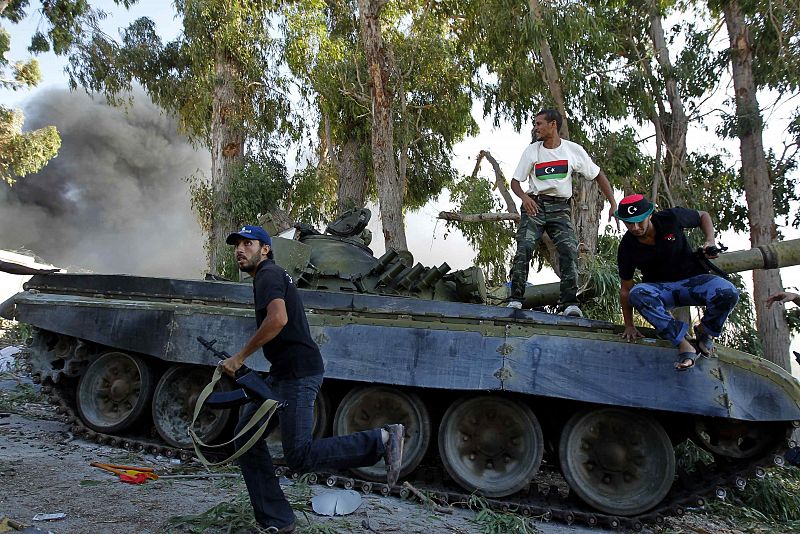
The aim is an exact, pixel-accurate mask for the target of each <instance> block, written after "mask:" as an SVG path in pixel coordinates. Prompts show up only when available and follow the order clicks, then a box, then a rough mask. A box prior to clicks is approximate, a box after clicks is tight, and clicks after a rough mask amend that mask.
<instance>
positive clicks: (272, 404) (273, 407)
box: [187, 365, 279, 469]
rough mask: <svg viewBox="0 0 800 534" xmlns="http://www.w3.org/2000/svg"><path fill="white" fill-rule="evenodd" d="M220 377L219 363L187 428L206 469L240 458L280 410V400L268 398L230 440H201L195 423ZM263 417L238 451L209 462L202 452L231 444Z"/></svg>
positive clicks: (198, 398) (201, 393) (259, 437)
mask: <svg viewBox="0 0 800 534" xmlns="http://www.w3.org/2000/svg"><path fill="white" fill-rule="evenodd" d="M220 378H222V368H221V366H219V365H218V366H217V367H216V369H214V376H212V378H211V382H209V383H208V385H207V386H206V387H204V388H203V391H201V392H200V395H199V396H198V397H197V403H196V404H195V406H194V414H193V416H192V422H191V424H190V425H189V428H188V429H187V432H188V434H189V437H190V438H192V445H193V446H194V453H195V454H196V455H197V459H198V460H200V463H202V464H203V465H204V466H205V468H206V469H211V468H212V467H219V466H221V465H225V464H228V463H231V462H233V461H234V460H236V459H237V458H239V457H240V456H241V455H242V454H244V453H246V452H247V451H248V450H250V448H251V447H252V446H253V445H255V444H256V442H257V441H258V440H259V439H261V436H262V435H263V434H264V431H265V430H266V429H267V424H268V423H269V420H270V419H272V416H273V415H275V412H276V411H278V406H279V403H278V401H276V400H274V399H267V400H265V401H264V402H263V403H261V406H259V407H258V410H256V412H255V413H254V414H253V417H251V418H250V421H248V422H247V424H246V425H245V426H244V428H242V429H241V430H240V431H239V432H238V433H237V434H236V435H235V436H234V437H233V438H231V439H230V440H229V441H226V442H225V443H219V444H215V445H209V444H207V443H204V442H203V440H201V439H200V438H199V437H198V436H197V434H196V433H195V430H194V425H195V422H196V421H197V417H198V416H199V415H200V410H202V408H203V404H204V403H205V402H206V399H207V398H208V397H209V395H211V393H212V392H213V391H214V386H216V385H217V382H219V380H220ZM263 417H266V419H264V422H263V423H262V424H261V426H260V427H259V428H258V430H256V431H255V432H254V433H253V435H252V436H250V439H248V440H247V442H246V443H245V444H244V445H242V446H241V447H240V448H239V449H237V450H236V452H234V453H233V454H232V455H231V456H230V457H228V458H226V459H224V460H222V461H219V462H209V461H208V460H207V459H206V457H205V456H204V455H203V453H202V452H200V447H205V448H208V449H219V448H221V447H225V446H227V445H230V444H231V443H233V442H234V441H235V440H237V439H239V438H240V437H241V436H243V435H244V434H246V433H247V432H249V431H250V430H251V429H252V428H253V427H254V426H256V425H257V424H258V422H259V421H260V420H261V419H262V418H263Z"/></svg>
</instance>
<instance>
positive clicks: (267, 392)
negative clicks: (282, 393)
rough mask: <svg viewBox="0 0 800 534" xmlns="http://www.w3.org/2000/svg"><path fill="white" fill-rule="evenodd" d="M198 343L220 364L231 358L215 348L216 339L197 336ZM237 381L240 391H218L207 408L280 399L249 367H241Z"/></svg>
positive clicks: (220, 407) (230, 406) (207, 400)
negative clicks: (209, 339)
mask: <svg viewBox="0 0 800 534" xmlns="http://www.w3.org/2000/svg"><path fill="white" fill-rule="evenodd" d="M197 341H199V342H200V344H201V345H203V346H204V347H205V348H206V349H208V350H209V351H211V353H212V354H213V355H214V356H216V357H217V358H219V360H220V362H221V361H222V360H225V359H227V358H230V357H231V355H230V354H228V353H227V352H225V351H224V350H217V349H215V348H214V344H215V343H216V342H217V340H216V339H212V340H211V341H208V340H207V339H205V338H204V337H203V336H197ZM235 380H236V384H237V385H238V386H239V389H234V390H233V391H216V392H214V393H212V394H211V395H209V397H208V398H207V399H206V406H208V407H209V408H214V409H223V408H235V407H236V406H241V405H242V404H247V403H248V402H251V401H254V400H255V401H265V400H268V399H272V400H277V399H278V397H277V395H275V393H274V392H273V391H272V390H271V389H270V388H269V386H268V385H267V383H266V382H264V379H262V378H261V377H260V376H259V374H258V373H257V372H255V371H253V370H252V369H250V368H249V367H246V366H244V365H243V366H241V367H240V368H239V370H238V371H236V377H235ZM283 406H284V403H283V402H279V403H278V408H283Z"/></svg>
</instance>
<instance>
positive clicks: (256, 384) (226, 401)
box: [186, 336, 285, 469]
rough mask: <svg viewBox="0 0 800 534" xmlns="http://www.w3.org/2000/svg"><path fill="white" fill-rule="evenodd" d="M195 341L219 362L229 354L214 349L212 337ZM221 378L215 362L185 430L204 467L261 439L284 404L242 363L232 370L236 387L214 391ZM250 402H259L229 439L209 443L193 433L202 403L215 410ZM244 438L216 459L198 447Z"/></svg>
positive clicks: (221, 446) (234, 456) (219, 445)
mask: <svg viewBox="0 0 800 534" xmlns="http://www.w3.org/2000/svg"><path fill="white" fill-rule="evenodd" d="M197 341H199V342H200V344H201V345H203V346H204V347H205V348H207V349H208V350H210V351H211V353H212V354H214V356H216V357H217V358H220V361H221V360H223V359H226V358H230V355H229V354H228V353H227V352H225V351H224V350H217V349H215V348H214V343H216V342H217V340H216V339H212V340H211V341H208V340H206V339H205V338H203V337H201V336H198V338H197ZM221 378H222V367H221V366H219V365H218V366H217V368H216V369H215V370H214V376H213V378H212V379H211V382H210V383H209V384H208V385H207V386H206V387H205V388H203V391H201V392H200V395H199V396H198V398H197V403H196V404H195V407H194V413H193V415H192V422H191V423H190V424H189V427H188V428H187V429H186V430H187V432H188V433H189V437H191V439H192V445H193V446H194V452H195V454H196V455H197V458H198V459H199V460H200V462H202V464H203V465H204V466H206V468H208V469H210V468H211V467H217V466H220V465H224V464H227V463H230V462H232V461H234V460H236V459H237V458H238V457H239V456H241V455H242V454H244V453H245V452H247V451H248V450H249V449H250V448H251V447H252V446H253V445H254V444H255V443H256V442H257V441H258V440H259V439H261V437H262V436H263V435H264V434H265V433H267V434H268V433H269V432H271V431H272V429H273V428H275V423H276V422H277V419H272V416H273V415H275V413H276V412H277V411H278V410H280V409H281V408H283V406H284V405H285V403H283V402H281V401H280V400H278V398H277V396H276V395H275V394H274V393H273V392H272V390H271V389H270V388H269V386H268V385H267V383H266V382H264V380H263V379H262V378H261V377H260V376H259V375H258V373H257V372H255V371H253V370H252V369H250V368H248V367H245V366H242V367H241V368H239V370H238V371H236V377H235V380H236V384H237V385H238V386H239V389H236V390H233V391H217V392H214V387H215V386H216V384H217V382H219V380H220V379H221ZM251 401H255V402H256V403H257V404H258V405H259V406H258V408H257V409H256V410H255V412H254V413H252V416H251V418H250V421H248V422H247V424H246V425H245V426H244V427H243V428H242V429H241V430H239V432H238V433H237V434H236V435H235V436H234V437H233V438H232V439H230V440H229V441H226V442H225V443H217V444H213V445H212V444H208V443H204V442H203V440H202V438H201V436H198V435H197V432H196V431H195V428H194V426H195V422H196V421H197V417H198V416H199V415H200V411H201V410H202V408H203V406H208V407H210V408H216V409H222V408H233V407H236V406H240V405H242V404H245V403H248V402H251ZM270 423H271V424H270ZM244 439H247V441H246V442H245V443H244V444H243V445H241V446H237V448H236V452H234V453H233V455H232V456H230V457H228V458H226V459H224V460H221V461H219V462H209V461H208V460H207V459H206V457H205V456H204V455H203V453H202V451H201V450H200V449H201V448H206V449H220V448H224V447H226V446H228V445H230V444H231V443H234V442H236V440H244Z"/></svg>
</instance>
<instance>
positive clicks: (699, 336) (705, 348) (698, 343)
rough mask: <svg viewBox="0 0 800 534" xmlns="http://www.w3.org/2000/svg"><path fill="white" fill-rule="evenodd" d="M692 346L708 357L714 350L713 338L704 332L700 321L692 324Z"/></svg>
mask: <svg viewBox="0 0 800 534" xmlns="http://www.w3.org/2000/svg"><path fill="white" fill-rule="evenodd" d="M693 345H694V347H695V348H696V349H697V352H699V353H700V354H702V355H703V356H706V357H710V356H711V354H712V353H713V352H714V338H713V337H711V335H710V334H709V333H708V332H706V329H705V328H703V324H702V323H697V324H696V325H694V343H693Z"/></svg>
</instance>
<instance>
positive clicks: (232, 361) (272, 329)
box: [222, 299, 289, 376]
mask: <svg viewBox="0 0 800 534" xmlns="http://www.w3.org/2000/svg"><path fill="white" fill-rule="evenodd" d="M288 322H289V316H288V315H287V314H286V301H284V300H283V299H274V300H272V301H270V303H269V304H267V316H266V317H265V318H264V321H263V322H262V323H261V326H259V327H258V330H256V333H255V334H253V337H251V338H250V341H248V342H247V343H246V344H245V346H244V347H243V348H242V349H241V350H240V351H239V352H237V353H236V354H234V355H233V356H231V357H230V358H228V359H227V360H224V361H223V362H222V369H223V371H225V373H227V374H229V375H230V376H234V375H235V374H236V371H238V370H239V368H240V367H241V366H242V365H244V361H245V360H246V359H247V358H248V357H250V355H251V354H253V353H254V352H255V351H257V350H258V349H260V348H261V347H263V346H264V345H266V344H267V343H269V342H270V341H272V340H273V339H275V336H277V335H278V334H279V333H280V332H281V330H283V327H284V326H286V324H287V323H288Z"/></svg>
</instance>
